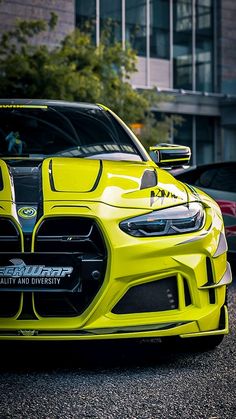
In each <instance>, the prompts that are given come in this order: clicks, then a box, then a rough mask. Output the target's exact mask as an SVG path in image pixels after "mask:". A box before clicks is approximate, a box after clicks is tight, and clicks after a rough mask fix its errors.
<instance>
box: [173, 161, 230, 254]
mask: <svg viewBox="0 0 236 419" xmlns="http://www.w3.org/2000/svg"><path fill="white" fill-rule="evenodd" d="M171 173H172V174H173V175H174V177H175V178H176V179H178V180H181V181H182V182H185V183H188V184H189V185H195V186H197V187H198V188H201V189H202V190H203V191H204V192H206V193H207V194H208V195H210V196H211V197H212V198H214V199H215V200H216V202H217V203H218V204H219V206H220V208H221V211H222V214H223V219H224V223H225V232H226V237H227V242H228V246H229V253H230V256H233V254H236V161H227V162H219V163H210V164H204V165H199V166H191V167H189V168H187V169H184V168H178V169H173V170H172V171H171Z"/></svg>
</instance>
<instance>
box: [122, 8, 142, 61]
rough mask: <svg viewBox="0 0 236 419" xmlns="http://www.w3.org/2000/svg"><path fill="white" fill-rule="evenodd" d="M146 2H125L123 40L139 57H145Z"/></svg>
mask: <svg viewBox="0 0 236 419" xmlns="http://www.w3.org/2000/svg"><path fill="white" fill-rule="evenodd" d="M146 9H147V8H146V0H127V1H126V2H125V23H126V28H125V32H126V33H125V39H126V42H128V43H129V44H130V45H131V47H132V48H133V49H134V50H136V52H137V54H138V55H139V56H146V55H147V52H146V43H147V39H146V38H147V22H146V20H147V18H146V15H147V13H146Z"/></svg>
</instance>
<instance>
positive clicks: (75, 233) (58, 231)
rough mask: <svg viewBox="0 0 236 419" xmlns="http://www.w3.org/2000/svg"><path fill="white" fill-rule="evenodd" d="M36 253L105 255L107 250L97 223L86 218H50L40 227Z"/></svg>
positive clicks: (36, 241)
mask: <svg viewBox="0 0 236 419" xmlns="http://www.w3.org/2000/svg"><path fill="white" fill-rule="evenodd" d="M34 248H35V251H36V252H78V253H82V254H96V255H105V254H106V248H105V244H104V241H103V238H102V235H101V233H100V230H99V228H98V226H97V225H96V223H95V221H94V220H92V219H90V218H84V217H57V218H49V219H46V220H44V221H43V222H42V224H41V225H40V226H39V228H38V231H37V235H36V240H35V247H34Z"/></svg>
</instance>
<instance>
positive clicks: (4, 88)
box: [0, 13, 173, 147]
mask: <svg viewBox="0 0 236 419" xmlns="http://www.w3.org/2000/svg"><path fill="white" fill-rule="evenodd" d="M56 24H57V16H56V14H55V13H52V14H51V18H50V20H49V22H45V21H42V20H35V21H17V22H16V25H15V28H14V29H13V30H11V31H8V32H5V33H4V34H3V35H2V37H1V40H0V92H1V97H6V98H9V97H10V98H46V99H63V100H71V101H85V102H96V103H102V104H104V105H106V106H108V107H109V108H111V109H112V110H113V111H114V112H116V113H117V114H118V115H119V116H120V117H121V118H122V119H123V120H124V121H125V122H126V123H127V124H131V123H134V122H140V123H142V124H143V125H144V129H143V131H142V136H141V137H142V138H140V139H141V141H142V142H143V144H144V145H145V146H146V147H148V145H150V144H154V143H157V142H158V141H163V140H165V141H166V140H167V138H168V134H169V131H170V127H171V123H172V120H173V117H165V118H164V119H163V121H161V122H160V121H159V122H158V121H156V119H155V118H154V115H153V113H152V112H151V107H152V106H155V107H157V108H158V103H160V101H161V100H163V95H162V96H159V95H158V94H157V92H156V89H153V90H151V91H149V92H138V91H137V90H134V89H133V88H132V86H131V84H130V82H129V80H130V76H131V74H132V73H134V72H135V71H137V68H136V60H137V57H136V54H135V52H134V51H133V50H132V49H131V48H130V47H129V46H127V47H126V49H125V50H124V49H123V48H122V45H121V44H120V43H112V44H110V43H109V42H107V39H108V37H109V34H106V32H104V33H103V34H102V41H101V43H100V45H99V46H95V45H94V43H93V42H92V39H91V36H90V35H89V34H88V33H87V32H85V31H81V30H79V29H76V30H75V31H74V32H73V33H71V34H69V35H68V36H66V37H65V38H64V39H63V40H62V41H61V42H60V43H59V45H58V46H56V47H54V48H50V47H48V46H47V45H45V44H42V43H41V42H40V35H41V33H42V32H44V31H46V30H49V31H50V30H51V31H52V30H53V29H54V28H55V26H56ZM165 100H166V99H165ZM168 100H169V99H168ZM160 134H161V135H160Z"/></svg>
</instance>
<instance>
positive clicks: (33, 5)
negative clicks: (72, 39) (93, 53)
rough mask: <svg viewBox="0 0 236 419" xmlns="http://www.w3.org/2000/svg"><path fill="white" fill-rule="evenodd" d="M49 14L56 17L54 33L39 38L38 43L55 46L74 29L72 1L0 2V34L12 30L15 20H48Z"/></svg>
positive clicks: (17, 0) (26, 0) (4, 0)
mask: <svg viewBox="0 0 236 419" xmlns="http://www.w3.org/2000/svg"><path fill="white" fill-rule="evenodd" d="M50 12H54V13H56V14H57V16H58V25H57V28H56V31H55V32H50V31H47V32H45V33H43V34H41V35H40V36H39V42H43V43H47V44H50V45H52V46H54V45H56V44H57V43H58V42H59V41H60V40H61V39H62V38H63V37H64V36H65V35H66V34H68V33H69V32H71V31H72V30H73V29H74V25H75V6H74V1H73V0H21V1H20V0H2V1H1V2H0V33H3V32H5V31H7V30H10V29H12V28H13V26H14V24H15V21H16V19H21V20H32V19H44V20H46V21H48V20H49V19H50Z"/></svg>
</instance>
